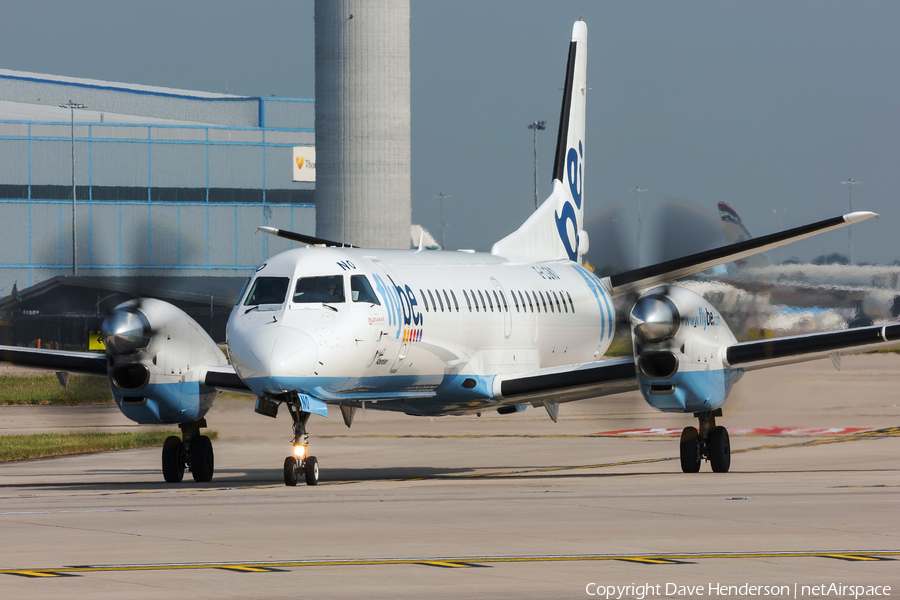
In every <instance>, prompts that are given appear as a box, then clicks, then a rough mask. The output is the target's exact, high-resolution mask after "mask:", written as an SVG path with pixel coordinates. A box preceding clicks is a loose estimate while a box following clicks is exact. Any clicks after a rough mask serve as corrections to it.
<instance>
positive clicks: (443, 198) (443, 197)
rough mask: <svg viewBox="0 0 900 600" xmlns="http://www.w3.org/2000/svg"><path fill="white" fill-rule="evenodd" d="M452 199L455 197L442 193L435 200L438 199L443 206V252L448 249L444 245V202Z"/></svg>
mask: <svg viewBox="0 0 900 600" xmlns="http://www.w3.org/2000/svg"><path fill="white" fill-rule="evenodd" d="M452 197H453V196H450V195H448V194H445V193H444V192H441V193H440V194H438V195H437V196H435V198H437V199H438V201H439V202H440V204H441V250H446V249H447V246H446V245H444V200H446V199H447V198H452Z"/></svg>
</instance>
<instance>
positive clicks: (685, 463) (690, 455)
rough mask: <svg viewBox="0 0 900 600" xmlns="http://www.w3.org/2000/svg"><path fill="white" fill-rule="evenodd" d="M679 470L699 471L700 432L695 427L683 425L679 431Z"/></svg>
mask: <svg viewBox="0 0 900 600" xmlns="http://www.w3.org/2000/svg"><path fill="white" fill-rule="evenodd" d="M681 470H682V471H683V472H685V473H697V472H698V471H700V432H699V431H697V428H696V427H685V428H684V430H683V431H682V432H681Z"/></svg>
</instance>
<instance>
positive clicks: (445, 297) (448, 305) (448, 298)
mask: <svg viewBox="0 0 900 600" xmlns="http://www.w3.org/2000/svg"><path fill="white" fill-rule="evenodd" d="M441 291H442V292H444V300H446V301H447V312H453V309H451V308H450V296H448V295H447V290H441Z"/></svg>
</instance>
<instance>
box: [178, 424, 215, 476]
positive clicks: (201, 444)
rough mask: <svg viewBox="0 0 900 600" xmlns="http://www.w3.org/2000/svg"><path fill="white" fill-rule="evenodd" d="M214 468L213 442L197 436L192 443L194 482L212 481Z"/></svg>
mask: <svg viewBox="0 0 900 600" xmlns="http://www.w3.org/2000/svg"><path fill="white" fill-rule="evenodd" d="M176 439H177V438H176ZM214 467H215V458H214V457H213V447H212V442H211V441H210V439H209V438H208V437H206V436H205V435H199V436H197V437H196V438H194V439H193V440H192V442H191V475H192V476H193V477H194V481H196V482H197V483H204V482H207V481H212V478H213V470H214Z"/></svg>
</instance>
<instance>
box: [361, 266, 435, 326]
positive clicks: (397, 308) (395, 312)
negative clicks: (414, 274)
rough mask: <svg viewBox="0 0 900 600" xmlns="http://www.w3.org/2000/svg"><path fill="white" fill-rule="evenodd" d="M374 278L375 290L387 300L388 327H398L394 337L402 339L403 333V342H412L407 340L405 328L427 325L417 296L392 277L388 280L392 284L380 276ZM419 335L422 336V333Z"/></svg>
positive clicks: (373, 276)
mask: <svg viewBox="0 0 900 600" xmlns="http://www.w3.org/2000/svg"><path fill="white" fill-rule="evenodd" d="M372 278H373V279H374V280H375V288H376V289H377V290H378V293H379V294H381V297H382V298H384V300H385V306H386V307H387V311H388V326H389V327H394V326H396V327H397V333H396V334H395V335H394V337H396V338H397V339H400V335H401V333H402V334H403V337H404V340H403V341H412V340H409V339H406V336H407V333H406V332H405V331H404V326H406V327H410V326H414V327H421V326H422V325H424V324H425V315H423V314H422V313H421V312H419V309H418V305H419V302H418V300H416V295H415V294H414V293H413V291H412V289H411V288H410V287H409V286H408V285H406V286H404V285H400V284H397V283H395V282H394V280H393V279H392V278H391V277H390V276H388V278H387V279H388V281H389V282H390V284H388V283H387V282H386V281H384V280H383V279H382V278H381V276H380V275H372ZM406 331H408V330H406ZM418 335H419V336H421V331H420V332H419V334H418Z"/></svg>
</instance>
